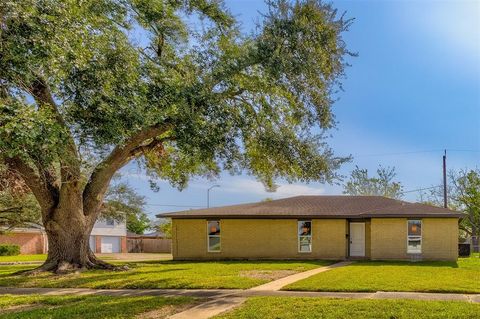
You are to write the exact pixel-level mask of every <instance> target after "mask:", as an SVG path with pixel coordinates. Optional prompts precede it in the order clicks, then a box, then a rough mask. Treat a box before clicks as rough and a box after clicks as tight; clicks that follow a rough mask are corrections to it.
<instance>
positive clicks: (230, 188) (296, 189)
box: [222, 178, 325, 198]
mask: <svg viewBox="0 0 480 319" xmlns="http://www.w3.org/2000/svg"><path fill="white" fill-rule="evenodd" d="M278 185H279V187H278V188H277V191H276V192H267V191H266V190H265V187H264V186H263V184H262V183H260V182H257V181H255V180H251V179H246V178H232V179H231V180H230V181H229V183H228V184H226V185H225V184H224V183H222V191H225V192H228V193H237V194H252V195H260V196H264V197H273V198H283V197H291V196H298V195H320V194H323V193H324V192H325V190H324V189H323V188H321V187H314V186H310V185H304V184H288V183H278Z"/></svg>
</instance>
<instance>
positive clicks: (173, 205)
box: [145, 204, 205, 207]
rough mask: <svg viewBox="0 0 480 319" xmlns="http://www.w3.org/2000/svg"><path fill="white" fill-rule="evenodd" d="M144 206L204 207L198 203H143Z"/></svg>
mask: <svg viewBox="0 0 480 319" xmlns="http://www.w3.org/2000/svg"><path fill="white" fill-rule="evenodd" d="M145 206H160V207H161V206H164V207H205V206H199V205H170V204H145Z"/></svg>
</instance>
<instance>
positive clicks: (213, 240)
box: [207, 220, 220, 252]
mask: <svg viewBox="0 0 480 319" xmlns="http://www.w3.org/2000/svg"><path fill="white" fill-rule="evenodd" d="M207 227H208V228H207V234H208V251H209V252H219V251H220V221H219V220H209V221H208V222H207Z"/></svg>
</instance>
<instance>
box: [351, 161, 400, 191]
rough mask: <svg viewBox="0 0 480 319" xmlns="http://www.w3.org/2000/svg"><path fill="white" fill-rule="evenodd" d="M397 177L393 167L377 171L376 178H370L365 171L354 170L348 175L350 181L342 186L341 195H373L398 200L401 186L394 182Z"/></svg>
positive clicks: (356, 167) (356, 168)
mask: <svg viewBox="0 0 480 319" xmlns="http://www.w3.org/2000/svg"><path fill="white" fill-rule="evenodd" d="M396 176H397V174H396V172H395V167H392V168H390V167H386V168H384V167H382V166H380V167H379V168H378V169H377V176H372V177H370V176H369V175H368V170H367V169H360V168H359V167H358V166H355V169H354V170H353V171H352V172H351V173H350V179H349V180H348V181H347V182H346V183H345V184H343V189H344V191H343V193H344V194H349V195H374V196H385V197H389V198H396V199H400V198H401V197H402V190H403V187H402V184H401V183H400V182H397V181H394V179H395V177H396Z"/></svg>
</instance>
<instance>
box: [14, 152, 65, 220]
mask: <svg viewBox="0 0 480 319" xmlns="http://www.w3.org/2000/svg"><path fill="white" fill-rule="evenodd" d="M5 161H6V163H7V164H8V166H9V168H10V169H12V170H14V171H16V172H17V173H18V175H19V176H20V177H21V178H22V179H23V180H24V181H25V184H26V185H27V186H28V188H30V190H31V191H32V193H33V194H34V195H35V198H36V199H37V201H38V203H39V204H40V207H41V208H42V212H43V215H47V214H49V213H50V212H51V211H52V208H54V207H55V206H56V204H57V200H58V190H57V189H56V188H55V187H54V186H53V185H50V184H49V183H48V181H47V180H46V179H45V178H44V177H43V176H42V175H41V174H37V172H36V171H35V169H33V168H32V167H31V166H30V165H28V164H27V163H25V162H24V161H23V160H21V159H20V158H18V157H15V158H7V159H5Z"/></svg>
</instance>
